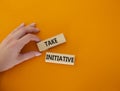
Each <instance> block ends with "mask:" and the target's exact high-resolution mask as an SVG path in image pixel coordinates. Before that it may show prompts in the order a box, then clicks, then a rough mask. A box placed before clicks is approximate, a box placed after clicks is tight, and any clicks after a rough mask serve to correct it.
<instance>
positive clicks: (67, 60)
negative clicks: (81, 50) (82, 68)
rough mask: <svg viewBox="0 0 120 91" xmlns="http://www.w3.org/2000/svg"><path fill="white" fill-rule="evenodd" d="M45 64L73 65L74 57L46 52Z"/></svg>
mask: <svg viewBox="0 0 120 91" xmlns="http://www.w3.org/2000/svg"><path fill="white" fill-rule="evenodd" d="M45 62H49V63H57V64H66V65H74V62H75V55H68V54H59V53H52V52H47V53H46V57H45Z"/></svg>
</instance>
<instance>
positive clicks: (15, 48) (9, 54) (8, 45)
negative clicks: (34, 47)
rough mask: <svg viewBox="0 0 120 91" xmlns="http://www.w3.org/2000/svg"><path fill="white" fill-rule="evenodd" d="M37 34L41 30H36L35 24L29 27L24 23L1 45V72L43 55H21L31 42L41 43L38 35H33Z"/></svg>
mask: <svg viewBox="0 0 120 91" xmlns="http://www.w3.org/2000/svg"><path fill="white" fill-rule="evenodd" d="M37 32H39V29H38V28H36V24H35V23H32V24H30V25H27V26H25V24H24V23H22V24H21V25H19V26H18V27H17V28H16V29H14V30H13V32H11V33H10V34H9V35H8V36H7V37H6V38H5V39H4V40H3V41H2V42H1V43H0V72H3V71H6V70H9V69H10V68H13V67H14V66H16V65H18V64H20V63H22V62H24V61H26V60H28V59H31V58H33V57H36V56H40V55H41V53H40V52H38V51H30V52H28V53H24V54H21V53H20V51H21V50H22V48H23V47H24V46H25V45H26V44H27V43H29V42H30V41H35V42H39V41H40V39H39V38H38V37H37V36H36V35H34V34H32V33H37Z"/></svg>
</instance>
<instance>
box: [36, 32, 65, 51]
mask: <svg viewBox="0 0 120 91" xmlns="http://www.w3.org/2000/svg"><path fill="white" fill-rule="evenodd" d="M64 42H66V39H65V37H64V35H63V33H61V34H59V35H56V36H54V37H51V38H48V39H46V40H44V41H41V42H39V43H37V46H38V48H39V50H40V51H45V50H47V49H49V48H52V47H55V46H57V45H60V44H62V43H64Z"/></svg>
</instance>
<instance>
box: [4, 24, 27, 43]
mask: <svg viewBox="0 0 120 91" xmlns="http://www.w3.org/2000/svg"><path fill="white" fill-rule="evenodd" d="M24 26H25V23H21V24H20V25H19V26H18V27H17V28H16V29H14V30H13V31H12V32H11V33H10V34H9V35H8V36H7V37H6V39H5V40H4V42H7V41H9V39H11V37H13V34H14V33H15V32H16V31H18V30H19V29H21V28H23V27H24Z"/></svg>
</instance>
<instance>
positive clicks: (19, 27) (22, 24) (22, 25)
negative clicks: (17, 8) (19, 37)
mask: <svg viewBox="0 0 120 91" xmlns="http://www.w3.org/2000/svg"><path fill="white" fill-rule="evenodd" d="M24 26H25V23H21V24H20V25H19V26H18V27H17V28H16V29H14V31H13V32H11V33H14V32H16V31H18V30H19V29H21V28H23V27H24Z"/></svg>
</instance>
